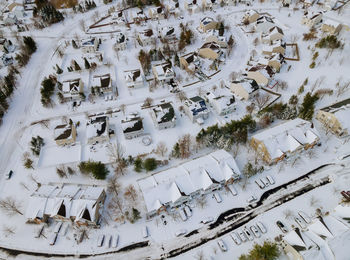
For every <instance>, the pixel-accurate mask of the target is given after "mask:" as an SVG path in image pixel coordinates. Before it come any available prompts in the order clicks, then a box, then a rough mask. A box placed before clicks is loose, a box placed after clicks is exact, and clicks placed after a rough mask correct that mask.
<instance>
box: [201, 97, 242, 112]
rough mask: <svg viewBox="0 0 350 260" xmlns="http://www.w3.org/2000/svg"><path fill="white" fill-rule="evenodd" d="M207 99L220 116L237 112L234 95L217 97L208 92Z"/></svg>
mask: <svg viewBox="0 0 350 260" xmlns="http://www.w3.org/2000/svg"><path fill="white" fill-rule="evenodd" d="M205 98H206V100H207V101H208V102H209V104H210V105H211V106H212V107H213V108H214V110H215V111H216V113H218V115H220V116H224V115H227V114H231V113H232V112H233V111H235V110H236V106H235V96H234V95H229V96H228V95H216V94H214V93H213V92H208V93H207V94H206V97H205Z"/></svg>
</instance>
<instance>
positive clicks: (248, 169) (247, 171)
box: [243, 162, 264, 177]
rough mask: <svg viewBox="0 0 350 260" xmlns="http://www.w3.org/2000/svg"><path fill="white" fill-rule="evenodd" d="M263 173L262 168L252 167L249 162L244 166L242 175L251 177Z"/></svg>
mask: <svg viewBox="0 0 350 260" xmlns="http://www.w3.org/2000/svg"><path fill="white" fill-rule="evenodd" d="M263 171H264V166H261V167H259V168H258V167H257V166H253V165H252V164H251V163H250V162H248V163H247V164H246V165H245V166H244V169H243V174H244V175H245V176H247V177H251V176H254V175H255V174H257V173H258V172H263Z"/></svg>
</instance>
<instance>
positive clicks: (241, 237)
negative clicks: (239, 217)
mask: <svg viewBox="0 0 350 260" xmlns="http://www.w3.org/2000/svg"><path fill="white" fill-rule="evenodd" d="M238 235H239V238H240V239H241V240H242V242H246V241H247V240H248V239H247V237H246V235H245V234H244V233H243V231H239V232H238Z"/></svg>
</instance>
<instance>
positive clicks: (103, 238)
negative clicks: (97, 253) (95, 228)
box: [97, 235, 105, 247]
mask: <svg viewBox="0 0 350 260" xmlns="http://www.w3.org/2000/svg"><path fill="white" fill-rule="evenodd" d="M104 240H105V235H99V236H98V239H97V246H98V247H101V246H102V245H103V241H104Z"/></svg>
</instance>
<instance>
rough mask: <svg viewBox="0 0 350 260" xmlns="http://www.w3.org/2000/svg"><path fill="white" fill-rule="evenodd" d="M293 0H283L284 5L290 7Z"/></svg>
mask: <svg viewBox="0 0 350 260" xmlns="http://www.w3.org/2000/svg"><path fill="white" fill-rule="evenodd" d="M291 2H292V0H282V6H283V7H289V6H290V4H291Z"/></svg>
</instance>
